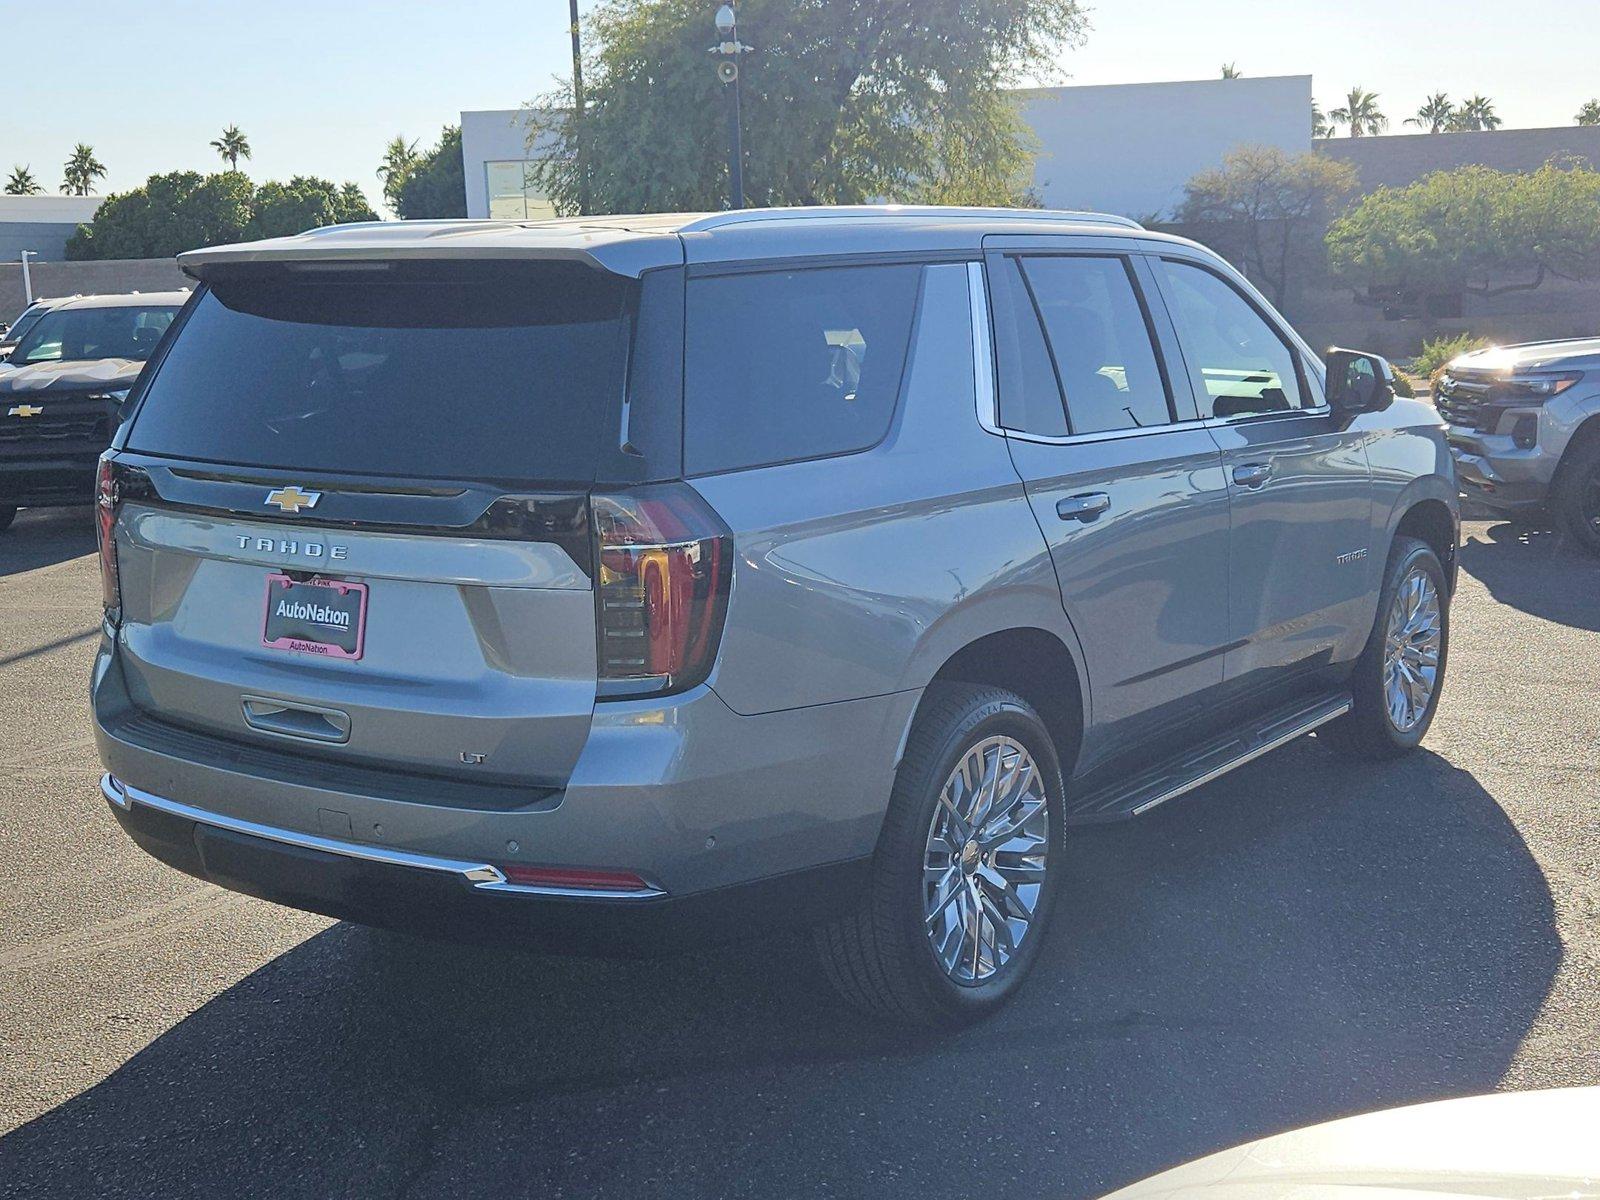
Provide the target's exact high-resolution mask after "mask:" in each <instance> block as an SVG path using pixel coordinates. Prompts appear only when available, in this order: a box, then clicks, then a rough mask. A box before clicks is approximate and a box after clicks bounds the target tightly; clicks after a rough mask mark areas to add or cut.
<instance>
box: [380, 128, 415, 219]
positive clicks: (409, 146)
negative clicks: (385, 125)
mask: <svg viewBox="0 0 1600 1200" xmlns="http://www.w3.org/2000/svg"><path fill="white" fill-rule="evenodd" d="M416 165H417V143H416V142H415V141H411V142H408V141H406V139H405V138H404V137H395V138H391V139H390V141H389V144H388V145H387V146H385V147H384V148H383V161H382V162H381V163H379V164H378V178H379V179H381V180H383V198H384V199H385V200H386V201H387V202H388V204H389V207H390V208H394V207H395V200H396V198H397V197H398V196H399V194H400V185H401V184H403V183H404V182H405V181H406V177H407V176H408V175H410V174H411V171H412V169H413V168H414V167H415V166H416ZM396 211H398V210H396Z"/></svg>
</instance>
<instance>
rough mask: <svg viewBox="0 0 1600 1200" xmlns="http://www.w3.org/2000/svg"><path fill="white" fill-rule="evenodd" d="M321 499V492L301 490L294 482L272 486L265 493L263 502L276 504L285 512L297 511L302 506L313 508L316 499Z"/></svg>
mask: <svg viewBox="0 0 1600 1200" xmlns="http://www.w3.org/2000/svg"><path fill="white" fill-rule="evenodd" d="M321 499H322V493H321V492H302V491H301V490H300V489H299V488H298V487H296V486H295V485H294V484H290V485H289V486H288V487H283V488H274V489H273V490H272V491H270V492H268V493H267V498H266V499H265V500H263V501H262V503H263V504H276V505H277V506H278V507H279V508H281V509H283V511H284V512H286V513H297V512H299V511H300V510H301V509H302V508H315V507H316V506H317V501H318V500H321Z"/></svg>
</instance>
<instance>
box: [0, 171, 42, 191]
mask: <svg viewBox="0 0 1600 1200" xmlns="http://www.w3.org/2000/svg"><path fill="white" fill-rule="evenodd" d="M42 191H44V187H43V186H42V185H41V184H40V183H39V181H38V180H37V179H35V178H34V177H33V172H32V171H31V170H29V169H28V168H27V167H23V166H16V167H12V168H11V176H10V178H8V179H7V180H6V186H5V194H6V195H8V196H37V195H38V194H39V193H40V192H42Z"/></svg>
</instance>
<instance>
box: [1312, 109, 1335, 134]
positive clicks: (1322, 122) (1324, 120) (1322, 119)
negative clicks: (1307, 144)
mask: <svg viewBox="0 0 1600 1200" xmlns="http://www.w3.org/2000/svg"><path fill="white" fill-rule="evenodd" d="M1311 136H1312V137H1314V138H1325V137H1332V136H1333V126H1332V125H1330V124H1328V114H1327V113H1325V112H1323V111H1322V105H1320V104H1318V103H1317V102H1316V101H1315V100H1313V101H1312V102H1311Z"/></svg>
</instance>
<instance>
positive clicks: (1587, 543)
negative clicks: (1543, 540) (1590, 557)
mask: <svg viewBox="0 0 1600 1200" xmlns="http://www.w3.org/2000/svg"><path fill="white" fill-rule="evenodd" d="M1555 493H1556V495H1555V501H1556V504H1555V507H1556V512H1557V514H1559V516H1560V517H1561V520H1562V522H1563V523H1564V524H1565V525H1566V527H1567V530H1568V532H1570V533H1571V534H1572V536H1573V538H1575V539H1576V540H1577V542H1578V544H1579V545H1580V546H1582V547H1583V548H1584V549H1585V550H1587V551H1588V552H1589V553H1590V554H1600V437H1590V438H1585V439H1581V441H1580V444H1579V445H1577V446H1574V447H1573V448H1572V450H1571V451H1569V452H1568V455H1567V458H1566V460H1565V461H1564V462H1563V463H1562V464H1561V470H1560V475H1559V476H1558V478H1557V480H1556V487H1555Z"/></svg>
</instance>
